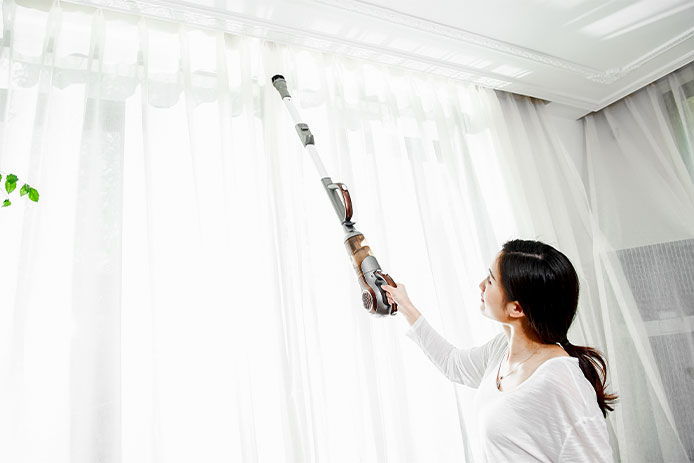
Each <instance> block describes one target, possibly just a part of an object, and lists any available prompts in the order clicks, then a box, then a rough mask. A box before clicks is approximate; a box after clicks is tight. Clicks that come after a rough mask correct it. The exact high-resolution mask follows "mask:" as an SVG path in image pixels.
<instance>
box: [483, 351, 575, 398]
mask: <svg viewBox="0 0 694 463" xmlns="http://www.w3.org/2000/svg"><path fill="white" fill-rule="evenodd" d="M559 359H569V360H572V361H573V360H575V361H576V362H578V359H577V358H576V357H571V356H568V357H567V356H565V355H559V356H557V357H552V358H549V359H547V360H545V361H544V362H542V363H541V364H540V365H538V366H537V368H535V371H533V372H532V373H531V374H530V376H528V377H527V378H525V379H524V380H523V381H522V382H521V383H520V384H518V385H517V386H516V387H514V388H513V389H511V390H510V391H500V390H499V389H497V388H496V377H495V376H496V375H494V374H492V375H491V376H492V386H493V387H494V392H496V393H497V394H510V393H513V391H517V390H518V389H520V388H522V387H523V385H524V384H526V383H527V382H529V381H530V380H531V379H532V378H533V377H534V376H535V375H536V374H537V372H538V371H540V370H541V369H542V368H544V366H545V365H547V364H548V363H549V362H551V361H552V360H559ZM492 371H493V370H492Z"/></svg>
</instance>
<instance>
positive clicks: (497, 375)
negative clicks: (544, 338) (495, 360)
mask: <svg viewBox="0 0 694 463" xmlns="http://www.w3.org/2000/svg"><path fill="white" fill-rule="evenodd" d="M509 349H510V348H507V349H506V360H508V354H509ZM538 350H540V346H537V349H535V350H534V351H533V353H532V354H530V355H529V356H528V357H526V358H525V360H523V361H522V362H520V363H516V366H515V367H513V369H511V371H509V372H508V373H506V374H504V375H503V376H499V373H500V372H501V364H502V363H504V358H503V357H502V358H501V362H499V368H498V369H497V370H496V388H497V389H498V390H501V380H502V379H504V378H506V377H508V375H510V374H511V373H513V372H514V371H516V370H517V369H518V367H519V366H521V365H523V364H524V363H525V362H527V361H528V360H530V357H532V356H533V355H535V354H536V353H537V351H538Z"/></svg>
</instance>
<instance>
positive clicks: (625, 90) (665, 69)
mask: <svg viewBox="0 0 694 463" xmlns="http://www.w3.org/2000/svg"><path fill="white" fill-rule="evenodd" d="M693 61H694V49H693V50H692V51H690V52H689V53H687V54H686V55H685V56H681V57H678V58H676V59H674V60H672V61H670V62H668V63H667V64H664V65H663V66H660V67H659V68H658V69H656V70H655V71H653V72H650V73H648V74H647V75H645V76H643V77H641V78H640V79H638V80H636V81H634V82H630V83H629V84H628V85H626V86H624V87H622V88H620V89H619V90H616V91H614V92H612V93H611V94H610V95H609V96H608V97H606V98H603V99H602V101H600V103H599V104H598V105H597V107H598V109H603V108H605V107H606V106H609V105H611V104H612V103H614V102H615V101H618V100H621V99H622V98H624V97H626V96H629V95H631V94H632V93H634V92H635V91H637V90H640V89H642V88H643V87H645V86H647V85H649V84H651V83H653V82H655V81H656V80H658V79H660V78H662V77H665V76H666V75H668V74H670V73H671V72H674V71H676V70H678V69H679V68H681V67H682V66H686V65H687V64H689V63H691V62H693Z"/></svg>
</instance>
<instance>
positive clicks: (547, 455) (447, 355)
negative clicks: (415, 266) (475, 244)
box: [407, 316, 612, 463]
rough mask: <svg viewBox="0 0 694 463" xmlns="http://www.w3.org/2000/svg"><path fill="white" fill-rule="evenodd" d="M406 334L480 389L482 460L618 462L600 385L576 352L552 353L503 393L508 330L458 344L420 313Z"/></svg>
mask: <svg viewBox="0 0 694 463" xmlns="http://www.w3.org/2000/svg"><path fill="white" fill-rule="evenodd" d="M407 336H408V337H409V338H411V339H412V340H413V341H414V342H416V343H417V344H418V345H419V347H421V348H422V350H423V351H424V353H425V354H426V355H427V356H428V357H429V359H430V360H431V361H432V362H433V363H434V365H436V366H437V367H438V368H439V370H441V371H442V372H443V374H444V375H446V377H447V378H448V379H450V380H451V381H454V382H456V383H460V384H463V385H465V386H469V387H472V388H476V389H477V392H476V394H475V397H474V405H473V409H474V420H475V421H474V422H473V423H474V424H473V426H468V428H469V429H470V430H471V431H472V432H473V433H474V434H473V435H472V436H471V437H472V442H470V444H471V448H472V450H473V454H474V455H475V460H474V461H475V462H507V461H509V462H511V461H512V462H530V461H533V462H536V461H542V462H598V463H599V462H611V461H612V449H611V448H610V442H609V437H608V433H607V424H606V422H605V418H603V416H602V412H601V411H600V407H599V406H598V402H597V397H596V394H595V389H594V388H593V386H592V385H591V384H590V382H589V381H588V380H587V379H586V377H585V376H584V375H583V371H581V368H580V367H579V365H578V359H577V358H574V357H553V358H551V359H549V360H547V361H545V362H544V363H542V364H541V365H540V366H539V367H538V368H537V369H536V370H535V371H534V372H533V374H532V375H531V376H530V377H528V378H527V379H526V380H525V381H523V382H522V383H520V384H519V385H518V386H516V387H515V388H514V389H512V390H510V391H508V392H500V391H499V390H498V389H497V388H496V372H497V367H498V366H499V362H501V360H502V358H503V356H504V355H505V353H506V348H507V345H508V341H507V339H506V335H505V334H504V333H501V334H499V335H498V336H496V337H494V338H493V339H492V340H490V341H489V342H487V343H486V344H484V345H482V346H478V347H473V348H471V349H457V348H455V347H454V346H452V345H451V344H450V343H448V341H446V340H445V339H444V338H443V337H442V336H441V335H440V334H439V333H437V332H436V331H435V330H434V329H433V328H432V327H431V326H430V325H429V323H428V322H427V321H426V320H425V319H424V317H422V316H420V317H419V319H417V321H416V322H415V323H414V324H413V325H412V327H411V328H410V329H409V330H408V332H407Z"/></svg>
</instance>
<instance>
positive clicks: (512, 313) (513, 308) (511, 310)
mask: <svg viewBox="0 0 694 463" xmlns="http://www.w3.org/2000/svg"><path fill="white" fill-rule="evenodd" d="M506 310H507V311H508V315H509V317H511V318H521V317H525V313H523V307H521V305H520V303H518V301H511V302H508V303H507V304H506Z"/></svg>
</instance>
